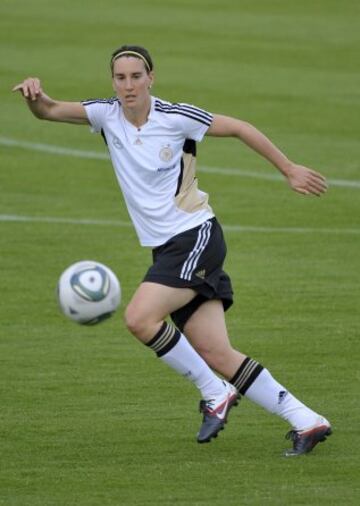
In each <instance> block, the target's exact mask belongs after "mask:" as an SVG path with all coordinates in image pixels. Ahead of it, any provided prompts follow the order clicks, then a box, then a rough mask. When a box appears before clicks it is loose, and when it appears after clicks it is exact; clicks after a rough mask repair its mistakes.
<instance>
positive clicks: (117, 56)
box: [111, 51, 151, 72]
mask: <svg viewBox="0 0 360 506" xmlns="http://www.w3.org/2000/svg"><path fill="white" fill-rule="evenodd" d="M127 55H128V56H135V57H137V58H140V59H141V60H142V61H143V62H144V63H145V66H146V68H147V69H148V71H149V72H151V68H150V65H149V62H148V61H147V59H146V58H145V57H144V56H143V55H142V54H141V53H138V52H137V51H120V52H119V53H117V54H115V55H114V56H113V59H112V60H111V61H112V63H114V61H115V60H117V59H118V58H120V56H127Z"/></svg>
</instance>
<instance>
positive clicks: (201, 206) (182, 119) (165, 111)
mask: <svg viewBox="0 0 360 506" xmlns="http://www.w3.org/2000/svg"><path fill="white" fill-rule="evenodd" d="M82 104H83V105H84V107H85V110H86V113H87V116H88V119H89V122H90V124H91V126H92V130H93V131H94V132H98V133H101V134H102V136H103V137H104V139H105V142H106V144H107V147H108V149H109V153H110V157H111V161H112V164H113V167H114V170H115V173H116V177H117V180H118V183H119V185H120V187H121V190H122V192H123V195H124V199H125V203H126V206H127V209H128V212H129V215H130V217H131V220H132V222H133V224H134V227H135V230H136V232H137V235H138V238H139V240H140V243H141V244H142V245H143V246H150V247H156V246H160V245H161V244H164V243H165V242H166V241H168V240H169V239H170V238H171V237H173V236H174V235H176V234H179V233H181V232H184V231H185V230H188V229H191V228H193V227H196V226H198V225H200V224H201V223H203V222H204V221H205V220H207V219H209V218H211V217H213V216H214V214H213V212H212V210H211V208H210V206H209V204H208V196H207V194H206V193H204V192H201V191H200V190H199V189H198V187H197V179H196V177H195V161H196V142H199V141H201V140H202V139H203V137H204V135H205V133H206V131H207V129H208V128H209V126H210V124H211V122H212V115H211V114H210V113H208V112H206V111H204V110H202V109H199V108H197V107H194V106H192V105H188V104H182V103H181V104H180V103H179V104H173V103H170V102H166V101H164V100H160V99H158V98H155V97H151V109H150V114H149V117H148V120H147V122H146V123H145V124H144V125H143V126H141V128H137V127H135V126H134V125H133V124H132V123H130V122H129V121H128V120H127V119H126V117H125V115H124V113H123V110H122V107H121V103H120V101H119V100H118V99H117V98H113V99H109V100H88V101H84V102H82Z"/></svg>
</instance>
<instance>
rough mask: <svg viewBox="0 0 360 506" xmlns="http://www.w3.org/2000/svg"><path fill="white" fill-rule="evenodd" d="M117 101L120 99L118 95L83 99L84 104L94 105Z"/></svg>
mask: <svg viewBox="0 0 360 506" xmlns="http://www.w3.org/2000/svg"><path fill="white" fill-rule="evenodd" d="M115 102H119V103H120V101H119V99H118V98H117V97H112V98H92V99H88V100H82V102H81V103H82V105H92V104H110V105H112V104H114V103H115Z"/></svg>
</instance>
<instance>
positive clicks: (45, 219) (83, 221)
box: [0, 214, 360, 235]
mask: <svg viewBox="0 0 360 506" xmlns="http://www.w3.org/2000/svg"><path fill="white" fill-rule="evenodd" d="M0 222H16V223H24V222H25V223H29V222H30V223H58V224H69V225H102V226H111V227H132V224H131V223H130V222H129V221H121V220H95V219H88V218H61V217H59V218H58V217H56V216H22V215H17V214H0ZM222 228H223V229H224V230H225V231H226V232H250V233H272V234H273V233H285V234H330V235H336V234H346V235H349V234H350V235H351V234H360V229H358V228H305V227H255V226H247V225H222Z"/></svg>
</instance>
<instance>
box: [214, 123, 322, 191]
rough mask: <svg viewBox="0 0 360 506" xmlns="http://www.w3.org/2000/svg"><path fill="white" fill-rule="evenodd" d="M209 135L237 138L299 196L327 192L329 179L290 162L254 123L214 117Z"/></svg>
mask: <svg viewBox="0 0 360 506" xmlns="http://www.w3.org/2000/svg"><path fill="white" fill-rule="evenodd" d="M207 135H211V136H214V137H237V138H238V139H240V140H242V141H243V142H244V143H245V144H247V145H248V146H249V147H250V148H252V149H253V150H254V151H256V152H257V153H259V154H260V155H261V156H263V157H264V158H266V159H267V160H268V161H269V162H270V163H272V164H273V165H275V167H277V168H278V169H279V171H280V172H281V173H282V174H283V175H284V176H285V177H286V178H287V180H288V183H289V185H290V187H291V188H292V189H293V190H295V191H297V192H298V193H303V194H305V195H310V194H312V195H317V196H320V195H321V194H322V193H324V192H325V191H326V190H327V185H326V180H325V178H324V177H323V176H322V175H321V174H319V173H318V172H316V171H314V170H312V169H309V168H307V167H304V166H302V165H298V164H296V163H293V162H292V161H291V160H289V159H288V158H287V157H286V156H285V155H284V153H282V152H281V151H280V150H279V148H277V147H276V146H275V145H274V144H273V143H272V142H271V141H270V139H268V138H267V137H266V136H265V135H264V134H263V133H261V132H260V131H259V130H257V129H256V128H255V127H254V126H252V125H251V124H250V123H246V122H245V121H241V120H239V119H235V118H231V117H229V116H222V115H219V114H215V115H214V119H213V122H212V124H211V125H210V128H209V129H208V131H207Z"/></svg>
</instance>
